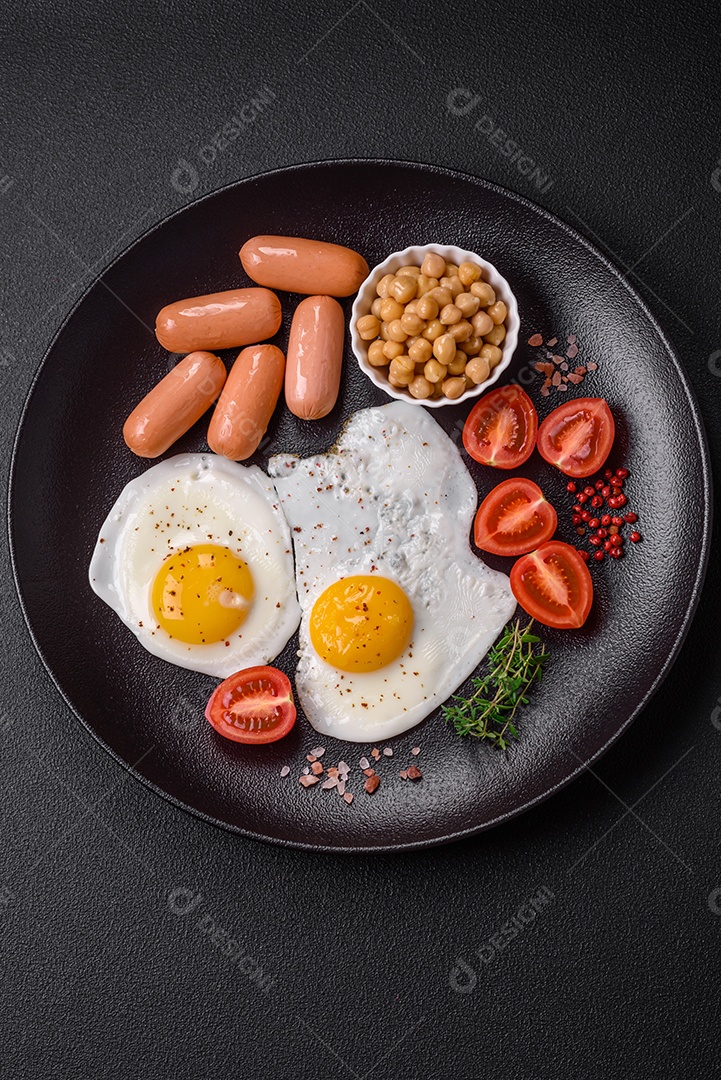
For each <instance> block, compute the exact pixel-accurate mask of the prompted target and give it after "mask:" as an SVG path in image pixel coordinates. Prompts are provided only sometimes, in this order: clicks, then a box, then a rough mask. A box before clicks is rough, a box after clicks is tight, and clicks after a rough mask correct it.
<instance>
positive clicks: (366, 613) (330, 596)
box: [310, 574, 413, 671]
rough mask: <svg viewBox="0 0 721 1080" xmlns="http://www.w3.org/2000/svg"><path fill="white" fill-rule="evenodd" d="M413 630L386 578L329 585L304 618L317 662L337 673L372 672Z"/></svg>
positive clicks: (405, 604) (407, 608)
mask: <svg viewBox="0 0 721 1080" xmlns="http://www.w3.org/2000/svg"><path fill="white" fill-rule="evenodd" d="M412 630H413V608H412V607H411V603H410V600H409V599H408V597H407V596H406V594H405V593H404V591H403V589H401V588H400V586H398V585H396V583H395V582H394V581H390V580H389V579H388V578H382V577H371V576H369V575H360V574H359V575H354V576H353V577H347V578H341V580H340V581H336V582H334V584H333V585H330V586H329V587H328V588H327V589H326V590H325V591H324V592H323V593H321V595H320V596H319V597H318V599H317V600H316V602H315V604H314V605H313V610H312V611H311V615H310V639H311V642H312V643H313V648H314V649H315V651H316V652H317V653H318V655H319V656H321V657H322V658H323V660H325V661H326V663H328V664H331V665H332V666H333V667H334V668H338V669H339V670H340V671H378V669H379V668H383V667H385V666H386V664H390V663H392V662H393V660H396V659H397V658H398V657H399V656H400V655H401V653H402V652H403V650H404V649H405V647H406V645H407V644H408V642H409V640H410V636H411V632H412Z"/></svg>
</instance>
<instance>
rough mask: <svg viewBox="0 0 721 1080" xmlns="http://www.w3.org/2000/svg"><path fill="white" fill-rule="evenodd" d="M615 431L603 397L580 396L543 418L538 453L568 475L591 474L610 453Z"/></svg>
mask: <svg viewBox="0 0 721 1080" xmlns="http://www.w3.org/2000/svg"><path fill="white" fill-rule="evenodd" d="M615 430H616V429H615V425H614V422H613V415H612V414H611V410H610V409H609V407H608V403H607V402H606V401H604V399H603V398H576V399H575V400H574V401H567V402H566V403H565V404H564V405H561V406H560V407H559V408H558V409H554V410H553V412H552V413H551V414H550V415H549V416H547V417H546V419H545V420H544V421H543V423H542V424H541V427H540V428H539V431H538V452H539V453H540V455H541V457H543V458H545V459H546V461H548V462H549V463H550V464H551V465H555V466H556V468H557V469H560V470H561V472H562V473H565V474H566V476H575V477H583V476H591V475H592V474H593V473H595V472H598V470H599V469H600V468H601V466H602V465H603V463H604V461H605V460H606V458H607V457H608V455H609V454H610V452H611V447H612V446H613V438H614V435H615Z"/></svg>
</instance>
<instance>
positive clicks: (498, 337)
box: [483, 325, 506, 345]
mask: <svg viewBox="0 0 721 1080" xmlns="http://www.w3.org/2000/svg"><path fill="white" fill-rule="evenodd" d="M505 336H506V328H505V326H501V325H498V326H494V327H493V329H492V330H491V332H490V333H489V334H484V335H483V340H484V341H487V342H488V343H489V344H490V345H500V344H501V342H502V341H503V339H504V337H505Z"/></svg>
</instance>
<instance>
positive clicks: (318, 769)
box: [310, 761, 323, 776]
mask: <svg viewBox="0 0 721 1080" xmlns="http://www.w3.org/2000/svg"><path fill="white" fill-rule="evenodd" d="M310 771H311V772H312V773H313V774H314V775H315V776H320V774H321V773H322V772H323V766H322V765H321V763H320V762H319V761H314V762H313V764H312V765H311V767H310Z"/></svg>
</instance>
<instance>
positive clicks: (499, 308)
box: [488, 300, 508, 326]
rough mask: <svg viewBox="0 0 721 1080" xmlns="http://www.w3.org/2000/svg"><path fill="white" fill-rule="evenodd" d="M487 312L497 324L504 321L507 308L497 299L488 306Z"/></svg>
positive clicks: (506, 315)
mask: <svg viewBox="0 0 721 1080" xmlns="http://www.w3.org/2000/svg"><path fill="white" fill-rule="evenodd" d="M488 314H489V315H490V316H491V318H492V319H493V321H494V323H496V325H497V326H498V325H500V324H501V323H503V322H505V321H506V318H507V317H508V308H507V307H506V305H505V304H504V303H503V301H502V300H497V301H496V303H495V304H491V306H490V307H489V308H488Z"/></svg>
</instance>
